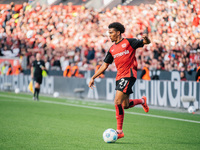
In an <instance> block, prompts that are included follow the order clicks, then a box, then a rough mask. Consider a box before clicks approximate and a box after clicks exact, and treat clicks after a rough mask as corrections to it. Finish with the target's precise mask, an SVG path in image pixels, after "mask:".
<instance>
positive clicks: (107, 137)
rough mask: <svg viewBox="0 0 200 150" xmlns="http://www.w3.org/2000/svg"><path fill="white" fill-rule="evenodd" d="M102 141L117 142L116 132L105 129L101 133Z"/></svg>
mask: <svg viewBox="0 0 200 150" xmlns="http://www.w3.org/2000/svg"><path fill="white" fill-rule="evenodd" d="M103 140H104V141H105V142H106V143H114V142H116V141H117V132H116V131H115V130H114V129H107V130H105V131H104V132H103Z"/></svg>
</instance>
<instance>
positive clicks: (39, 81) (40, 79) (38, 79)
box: [34, 76, 42, 84]
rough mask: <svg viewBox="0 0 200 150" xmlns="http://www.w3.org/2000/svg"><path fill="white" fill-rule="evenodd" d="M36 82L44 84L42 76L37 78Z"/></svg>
mask: <svg viewBox="0 0 200 150" xmlns="http://www.w3.org/2000/svg"><path fill="white" fill-rule="evenodd" d="M34 81H35V82H37V83H39V84H42V76H36V77H34Z"/></svg>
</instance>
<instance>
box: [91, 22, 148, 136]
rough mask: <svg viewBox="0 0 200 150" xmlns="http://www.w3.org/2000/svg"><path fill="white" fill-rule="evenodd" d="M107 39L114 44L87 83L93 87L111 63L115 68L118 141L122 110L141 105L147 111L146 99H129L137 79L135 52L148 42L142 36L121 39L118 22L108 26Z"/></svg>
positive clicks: (121, 27)
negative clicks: (140, 37)
mask: <svg viewBox="0 0 200 150" xmlns="http://www.w3.org/2000/svg"><path fill="white" fill-rule="evenodd" d="M108 28H109V37H110V39H111V41H112V42H114V44H113V45H112V46H111V47H110V49H109V51H108V53H107V55H106V57H105V59H104V63H103V64H102V66H101V67H100V68H99V70H98V71H97V72H96V73H95V74H94V75H93V76H92V78H91V79H90V82H89V85H88V86H89V87H90V88H93V87H94V80H95V78H97V77H98V76H99V75H100V74H101V73H103V72H104V71H105V70H106V69H107V68H108V66H109V64H111V63H112V62H113V61H114V62H115V65H116V68H117V76H116V88H115V90H116V95H115V99H114V103H115V109H116V119H117V133H118V139H120V138H123V137H124V133H123V130H122V126H123V120H124V109H128V108H131V107H134V106H135V105H138V104H141V105H142V106H143V109H144V111H145V112H148V111H149V107H148V105H147V99H146V97H145V96H143V97H142V98H141V99H129V95H130V94H131V93H133V92H132V86H133V85H134V83H135V81H136V78H137V61H136V57H135V51H136V49H137V48H138V47H143V46H144V44H149V43H150V40H149V38H148V37H147V36H144V37H143V39H142V40H139V39H135V38H123V37H122V35H121V34H122V33H124V31H125V28H124V26H123V25H122V24H121V23H119V22H113V23H111V24H110V25H109V26H108Z"/></svg>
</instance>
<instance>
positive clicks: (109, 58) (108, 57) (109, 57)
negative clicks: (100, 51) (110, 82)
mask: <svg viewBox="0 0 200 150" xmlns="http://www.w3.org/2000/svg"><path fill="white" fill-rule="evenodd" d="M113 60H114V59H113V57H112V55H111V53H110V52H109V51H108V53H107V55H106V57H105V59H104V63H103V64H102V65H101V67H100V68H99V70H98V71H97V72H96V73H95V74H94V75H93V76H92V78H91V79H90V82H89V85H88V86H89V87H90V88H91V89H92V87H94V79H95V78H97V77H98V76H99V75H100V74H102V73H103V72H104V71H105V70H106V69H107V68H108V66H109V65H110V64H112V62H113Z"/></svg>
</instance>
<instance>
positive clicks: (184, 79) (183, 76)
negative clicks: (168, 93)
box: [180, 71, 187, 81]
mask: <svg viewBox="0 0 200 150" xmlns="http://www.w3.org/2000/svg"><path fill="white" fill-rule="evenodd" d="M180 77H181V81H186V80H187V79H186V77H185V72H184V71H181V72H180Z"/></svg>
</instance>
